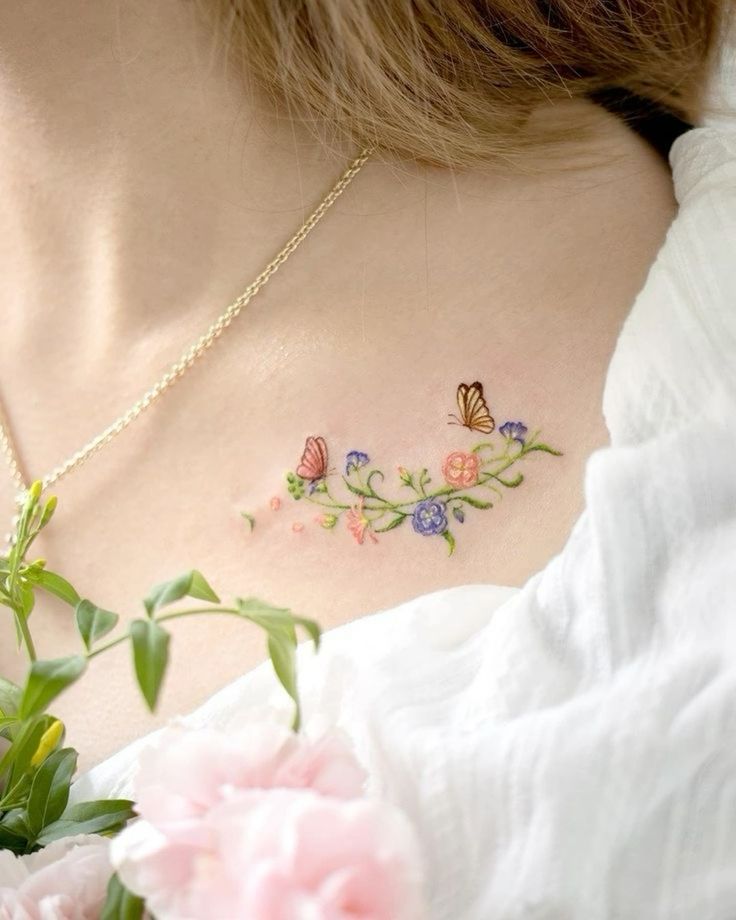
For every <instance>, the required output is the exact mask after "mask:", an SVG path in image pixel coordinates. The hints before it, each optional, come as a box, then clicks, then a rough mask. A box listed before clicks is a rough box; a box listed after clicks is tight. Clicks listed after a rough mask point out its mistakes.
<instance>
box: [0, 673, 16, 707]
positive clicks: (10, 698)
mask: <svg viewBox="0 0 736 920" xmlns="http://www.w3.org/2000/svg"><path fill="white" fill-rule="evenodd" d="M20 698H21V689H20V687H19V686H17V684H14V683H13V682H12V681H10V680H6V679H5V678H4V677H0V709H2V711H3V714H4V715H6V716H12V715H15V713H16V712H18V706H19V705H20Z"/></svg>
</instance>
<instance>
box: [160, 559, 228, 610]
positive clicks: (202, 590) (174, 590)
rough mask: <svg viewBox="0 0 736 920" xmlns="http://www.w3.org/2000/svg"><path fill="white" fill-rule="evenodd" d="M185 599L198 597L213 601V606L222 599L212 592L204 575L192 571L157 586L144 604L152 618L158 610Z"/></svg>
mask: <svg viewBox="0 0 736 920" xmlns="http://www.w3.org/2000/svg"><path fill="white" fill-rule="evenodd" d="M183 597H196V598H197V599H198V600H202V601H211V602H212V603H213V604H219V603H220V598H219V597H218V596H217V595H216V594H215V592H214V591H213V590H212V588H211V587H210V585H209V583H208V582H207V579H206V578H205V577H204V575H203V574H202V573H201V572H198V571H197V570H196V569H192V571H191V572H185V573H184V574H183V575H179V577H178V578H173V579H172V580H171V581H164V582H162V583H161V584H160V585H156V586H155V587H154V588H153V589H152V590H151V593H150V594H149V595H148V597H147V598H146V599H145V600H144V601H143V604H144V605H145V608H146V613H147V614H148V615H149V617H150V616H152V615H153V613H154V612H155V611H156V610H158V609H160V608H161V607H165V606H166V605H167V604H174V603H176V601H180V600H181V599H182V598H183Z"/></svg>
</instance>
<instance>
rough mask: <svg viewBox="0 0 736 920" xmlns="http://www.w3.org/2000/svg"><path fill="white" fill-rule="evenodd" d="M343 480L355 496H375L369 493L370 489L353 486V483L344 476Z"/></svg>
mask: <svg viewBox="0 0 736 920" xmlns="http://www.w3.org/2000/svg"><path fill="white" fill-rule="evenodd" d="M342 479H343V482H344V483H345V485H346V486H347V487H348V489H349V490H350V491H351V492H352V493H353V495H362V496H363V498H370V497H371V495H372V494H373V493H372V492H370V491H368V489H364V488H363V486H356V485H353V483H352V482H350V481H349V480H348V479H346V478H345V476H343V477H342Z"/></svg>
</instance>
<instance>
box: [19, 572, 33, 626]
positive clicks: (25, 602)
mask: <svg viewBox="0 0 736 920" xmlns="http://www.w3.org/2000/svg"><path fill="white" fill-rule="evenodd" d="M18 593H19V594H20V604H21V611H22V613H23V616H24V617H25V618H26V620H27V619H28V617H29V616H30V615H31V614H32V613H33V607H34V605H35V603H36V598H35V595H34V593H33V588H32V587H31V585H29V584H27V583H25V582H23V581H20V582H19V584H18Z"/></svg>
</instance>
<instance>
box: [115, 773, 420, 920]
mask: <svg viewBox="0 0 736 920" xmlns="http://www.w3.org/2000/svg"><path fill="white" fill-rule="evenodd" d="M202 824H203V829H204V830H205V832H206V836H207V839H208V843H207V845H206V846H204V845H203V846H200V847H188V848H187V847H182V846H180V845H177V844H172V843H171V841H170V840H169V839H168V838H167V837H166V835H164V834H160V833H159V832H157V831H156V830H155V829H154V828H152V827H151V825H149V824H147V823H146V822H138V823H137V824H135V825H132V826H130V827H129V828H128V829H127V830H125V831H124V832H123V833H122V834H121V835H120V836H119V837H118V838H116V839H115V840H114V842H113V844H112V859H113V863H114V864H115V866H116V868H117V871H118V873H119V874H120V877H121V879H122V880H123V882H124V883H125V884H126V885H127V886H128V887H129V888H130V889H131V890H133V891H135V892H137V893H138V894H142V895H143V896H144V897H145V898H146V904H147V907H148V909H149V910H150V911H151V912H152V913H153V914H154V915H155V916H156V917H157V920H180V918H181V917H187V918H188V920H211V918H212V917H217V918H218V920H237V918H242V917H247V918H248V920H295V918H302V917H303V918H305V920H307V918H308V920H419V918H421V917H422V906H421V900H420V894H419V892H420V868H419V858H418V854H417V850H416V846H415V842H414V838H413V835H412V831H411V828H410V827H409V825H408V822H407V821H406V819H405V818H404V817H403V815H401V813H400V812H398V811H397V810H395V809H393V808H390V807H389V806H386V805H384V804H382V803H378V802H374V801H370V800H367V799H352V800H345V799H337V798H333V797H331V796H322V795H319V794H318V793H316V792H313V791H312V790H310V789H270V790H264V789H259V790H252V791H247V792H245V791H238V792H236V793H234V794H233V795H232V797H231V798H230V799H229V800H227V801H225V802H222V803H221V804H220V805H218V806H216V807H215V808H213V809H212V810H211V811H210V812H209V813H208V814H207V815H205V816H204V817H203V818H202Z"/></svg>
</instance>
